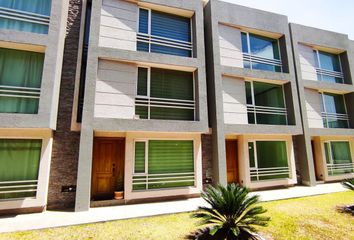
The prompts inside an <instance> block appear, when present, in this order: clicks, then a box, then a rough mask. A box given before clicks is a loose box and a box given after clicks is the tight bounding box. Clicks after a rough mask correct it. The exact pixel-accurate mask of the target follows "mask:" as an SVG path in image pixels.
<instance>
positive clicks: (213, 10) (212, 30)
mask: <svg viewBox="0 0 354 240" xmlns="http://www.w3.org/2000/svg"><path fill="white" fill-rule="evenodd" d="M204 15H205V20H204V21H205V27H206V46H207V47H206V51H207V52H206V56H207V79H208V99H209V118H210V121H211V126H212V129H213V152H214V155H213V161H214V162H213V169H214V172H213V176H214V180H215V181H216V182H217V183H221V184H225V183H226V168H227V167H226V156H225V137H226V136H227V135H236V134H237V135H264V134H269V135H299V134H301V133H302V126H301V116H300V114H299V113H300V108H299V104H298V99H297V96H298V93H297V88H296V78H295V70H294V67H293V66H294V65H293V57H292V48H291V38H290V32H289V28H288V19H287V17H286V16H283V15H278V14H274V13H270V12H265V11H260V10H256V9H251V8H247V7H243V6H239V5H234V4H230V3H226V2H222V1H217V0H211V1H209V2H208V3H207V5H206V6H205V9H204ZM225 26H226V28H229V27H230V28H229V30H230V31H233V34H230V35H228V34H225V35H224V36H223V35H222V34H223V32H224V29H225ZM231 28H232V30H231ZM240 31H248V32H253V33H258V34H265V36H268V35H269V36H274V38H277V39H279V45H280V54H281V61H282V66H283V71H282V72H271V71H262V70H251V69H246V68H244V67H243V62H242V50H241V49H240V47H239V48H238V49H237V48H235V49H233V51H234V53H235V54H239V55H240V58H241V59H240V60H238V62H237V60H235V59H233V60H232V62H231V63H229V61H228V60H227V57H226V58H225V57H224V56H227V51H226V52H225V51H224V50H223V46H222V45H227V44H225V43H224V42H225V40H227V42H228V43H230V42H235V41H241V35H240ZM235 39H236V40H235ZM237 39H240V40H237ZM237 44H238V45H239V46H240V42H239V43H236V45H237ZM227 48H228V49H230V46H229V45H228V46H227ZM226 78H234V79H236V78H237V79H240V81H239V83H241V82H242V81H241V80H243V81H244V80H247V79H252V80H261V81H265V82H268V81H273V82H277V83H278V84H281V85H284V93H285V102H286V105H287V111H288V119H289V120H288V125H283V126H273V125H257V124H256V125H255V124H248V122H247V110H246V109H245V105H246V104H245V102H244V103H242V105H243V109H242V111H243V112H244V114H246V115H245V119H246V120H244V121H243V122H242V123H227V120H226V119H224V117H223V116H225V114H224V112H225V109H224V106H223V91H224V90H223V84H224V82H225V79H226ZM235 89H238V90H235V91H238V95H239V94H245V93H244V92H245V87H244V84H242V83H241V85H239V86H238V87H236V88H235ZM244 98H245V97H244Z"/></svg>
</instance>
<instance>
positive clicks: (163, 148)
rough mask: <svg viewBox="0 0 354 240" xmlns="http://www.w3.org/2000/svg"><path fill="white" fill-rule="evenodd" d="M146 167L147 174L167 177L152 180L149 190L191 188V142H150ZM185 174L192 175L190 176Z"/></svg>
mask: <svg viewBox="0 0 354 240" xmlns="http://www.w3.org/2000/svg"><path fill="white" fill-rule="evenodd" d="M148 165H149V167H148V172H149V174H167V175H163V176H161V175H160V176H161V178H163V177H169V178H168V179H157V180H154V181H153V182H154V183H151V184H149V186H148V188H149V189H159V188H173V187H186V186H193V185H194V174H193V173H194V151H193V141H183V140H150V141H149V164H148ZM186 173H192V176H191V174H186ZM174 177H175V178H174Z"/></svg>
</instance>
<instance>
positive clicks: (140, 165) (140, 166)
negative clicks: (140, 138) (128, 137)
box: [134, 142, 145, 173]
mask: <svg viewBox="0 0 354 240" xmlns="http://www.w3.org/2000/svg"><path fill="white" fill-rule="evenodd" d="M144 172H145V142H136V143H135V167H134V173H144Z"/></svg>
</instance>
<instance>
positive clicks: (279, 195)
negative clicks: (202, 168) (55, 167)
mask: <svg viewBox="0 0 354 240" xmlns="http://www.w3.org/2000/svg"><path fill="white" fill-rule="evenodd" d="M342 191H345V189H344V188H343V187H342V186H341V185H340V184H339V183H331V184H320V185H317V186H315V187H305V186H296V187H292V188H285V189H277V190H267V191H258V192H253V193H252V194H258V195H260V196H261V200H262V201H272V200H280V199H288V198H296V197H305V196H312V195H319V194H327V193H334V192H342ZM201 205H206V203H205V202H204V200H203V199H201V198H192V199H188V200H180V201H168V202H158V203H144V204H133V205H121V206H114V207H100V208H91V209H90V210H89V211H87V212H77V213H76V212H60V211H46V212H43V213H32V214H20V215H16V216H12V217H3V218H1V217H0V232H13V231H24V230H33V229H42V228H50V227H62V226H69V225H77V224H85V223H94V222H104V221H111V220H117V219H127V218H136V217H147V216H153V215H161V214H170V213H179V212H189V211H194V210H196V209H197V207H198V206H201Z"/></svg>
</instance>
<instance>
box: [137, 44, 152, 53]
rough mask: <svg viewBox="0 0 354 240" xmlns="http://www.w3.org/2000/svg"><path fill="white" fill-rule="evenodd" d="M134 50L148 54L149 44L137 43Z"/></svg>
mask: <svg viewBox="0 0 354 240" xmlns="http://www.w3.org/2000/svg"><path fill="white" fill-rule="evenodd" d="M136 49H137V50H138V51H141V52H148V51H149V44H148V43H145V42H139V41H138V42H137V44H136Z"/></svg>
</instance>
